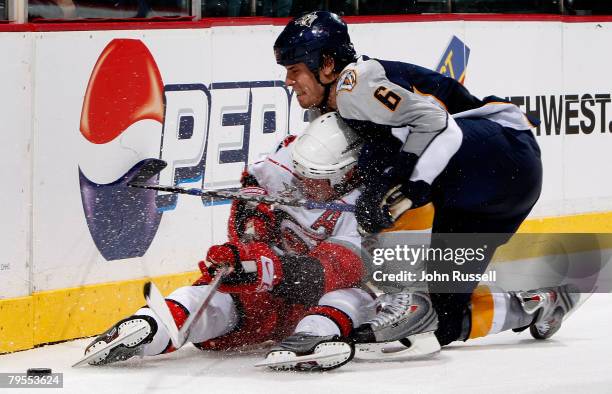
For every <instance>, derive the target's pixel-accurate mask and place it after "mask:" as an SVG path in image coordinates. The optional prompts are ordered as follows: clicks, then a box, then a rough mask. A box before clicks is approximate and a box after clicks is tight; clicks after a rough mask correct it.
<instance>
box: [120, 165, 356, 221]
mask: <svg viewBox="0 0 612 394" xmlns="http://www.w3.org/2000/svg"><path fill="white" fill-rule="evenodd" d="M166 165H167V163H166V162H165V161H163V160H159V159H148V162H147V163H145V164H144V165H143V166H142V168H140V170H139V171H138V172H137V173H136V175H134V177H133V178H132V179H131V180H130V181H129V182H128V186H130V187H137V188H140V189H149V190H158V191H163V192H169V193H175V194H189V195H192V196H200V197H212V198H222V199H226V200H227V199H231V200H242V201H252V202H257V203H265V204H279V205H286V206H290V207H300V208H306V209H329V210H332V211H342V212H355V206H354V205H351V204H342V203H334V202H317V201H311V200H306V199H303V198H289V197H272V196H261V195H253V194H245V193H241V192H240V191H235V190H228V189H221V190H204V189H197V188H184V187H180V186H164V185H151V184H147V183H146V182H147V181H148V180H149V179H151V178H152V177H154V176H155V175H157V174H158V173H159V172H160V171H161V170H163V169H164V168H165V167H166Z"/></svg>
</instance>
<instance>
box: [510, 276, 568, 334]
mask: <svg viewBox="0 0 612 394" xmlns="http://www.w3.org/2000/svg"><path fill="white" fill-rule="evenodd" d="M514 295H515V296H516V297H517V298H518V300H519V302H520V303H521V306H522V307H523V310H524V311H525V312H526V313H527V314H529V315H534V320H533V322H532V323H531V324H530V325H529V326H528V327H529V332H530V333H531V336H532V337H534V338H535V339H548V338H550V337H551V336H553V335H554V334H555V333H556V332H557V331H559V328H561V324H562V323H563V319H564V318H565V317H566V316H567V314H568V313H569V312H570V311H572V309H574V308H575V307H576V304H577V302H578V300H579V299H580V293H579V292H578V289H575V288H574V287H572V286H571V285H564V286H558V287H544V288H541V289H536V290H528V291H518V292H515V293H514ZM526 328H527V327H522V328H520V329H515V330H514V331H517V332H518V331H522V330H524V329H526Z"/></svg>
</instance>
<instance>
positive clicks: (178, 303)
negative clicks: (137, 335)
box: [135, 286, 239, 356]
mask: <svg viewBox="0 0 612 394" xmlns="http://www.w3.org/2000/svg"><path fill="white" fill-rule="evenodd" d="M207 294H208V286H186V287H181V288H179V289H177V290H175V291H174V292H173V293H172V294H170V295H169V296H168V297H167V298H166V303H167V304H168V308H169V309H170V312H171V313H172V316H173V317H174V320H175V322H176V325H177V327H179V328H180V327H181V326H182V325H183V323H184V322H185V320H186V319H187V317H188V316H189V314H190V313H192V311H194V310H195V309H196V308H197V306H198V305H199V304H200V303H201V300H202V299H203V298H204V297H206V295H207ZM135 314H136V315H147V316H151V317H153V318H154V319H155V320H156V321H157V322H158V326H159V329H158V330H157V332H156V333H155V335H154V337H153V340H152V341H151V343H148V344H146V345H145V347H144V355H146V356H152V355H157V354H161V353H167V352H170V351H173V350H174V348H173V347H172V346H170V336H169V335H168V333H167V332H166V330H165V329H164V328H163V325H161V323H160V322H159V319H158V318H157V316H156V315H155V314H154V313H153V311H151V310H150V309H149V308H141V309H139V310H138V311H137V312H136V313H135ZM238 320H239V318H238V311H237V309H236V306H235V305H234V301H233V299H232V297H231V296H230V295H229V294H225V293H220V292H217V293H216V294H215V295H214V296H213V298H212V299H211V301H210V304H209V305H208V307H207V308H206V309H205V310H204V312H203V313H202V316H201V317H200V319H198V320H197V321H194V322H193V326H192V328H191V331H190V333H189V338H188V341H189V342H194V343H199V342H204V341H206V340H208V339H212V338H216V337H219V336H222V335H225V334H227V333H228V332H230V331H232V330H233V329H234V327H235V326H236V324H237V323H238Z"/></svg>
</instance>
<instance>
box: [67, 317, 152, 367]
mask: <svg viewBox="0 0 612 394" xmlns="http://www.w3.org/2000/svg"><path fill="white" fill-rule="evenodd" d="M147 330H148V328H147V327H143V326H141V327H136V328H133V329H132V330H131V331H128V332H126V333H125V335H121V336H119V337H117V338H115V339H114V340H112V341H110V342H109V343H107V344H106V345H105V346H103V347H101V348H99V349H97V350H94V351H93V352H91V353H89V354H86V355H85V356H84V357H83V358H82V359H80V360H79V361H77V362H76V363H74V364H73V365H72V367H73V368H74V367H80V366H81V365H85V364H87V363H89V362H90V361H92V360H95V359H96V358H97V357H99V356H100V355H102V354H104V352H107V351H110V349H112V348H113V347H114V346H117V344H118V343H121V342H129V341H131V340H133V339H134V338H138V337H139V336H142V335H143V334H144V333H145V332H146V331H147Z"/></svg>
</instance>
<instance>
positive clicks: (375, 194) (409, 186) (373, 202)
mask: <svg viewBox="0 0 612 394" xmlns="http://www.w3.org/2000/svg"><path fill="white" fill-rule="evenodd" d="M368 145H369V144H368ZM376 150H378V152H376ZM380 153H385V149H384V148H383V149H381V148H380V147H373V148H372V147H371V146H368V147H365V148H364V149H363V150H362V152H361V155H360V162H359V165H360V167H359V171H360V174H361V176H362V178H363V179H364V185H365V188H364V191H363V193H362V194H361V195H360V196H359V199H358V200H357V207H356V211H355V215H356V217H357V222H358V223H359V227H360V231H361V232H362V233H370V234H373V233H378V232H380V231H382V230H384V229H386V228H389V227H392V226H393V222H394V221H395V220H396V219H397V218H398V217H399V216H401V215H402V214H403V213H404V212H405V211H407V210H408V209H410V208H413V207H417V206H420V205H423V204H424V203H427V202H429V191H430V190H429V189H430V188H429V185H428V184H427V183H426V182H423V181H417V182H412V181H410V175H411V174H412V171H413V170H414V166H415V165H416V162H417V160H418V157H417V156H416V155H413V154H410V153H406V152H400V153H395V154H394V155H391V154H389V152H386V153H387V154H388V155H387V156H386V157H381V156H380ZM366 158H367V159H368V160H366ZM383 166H385V168H384V169H382V167H383Z"/></svg>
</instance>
